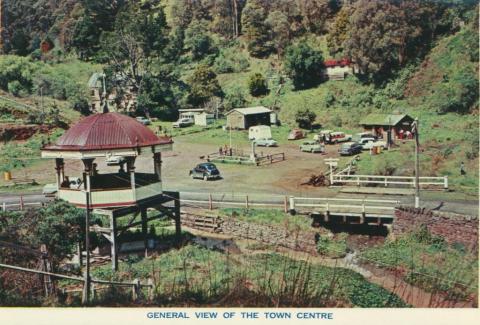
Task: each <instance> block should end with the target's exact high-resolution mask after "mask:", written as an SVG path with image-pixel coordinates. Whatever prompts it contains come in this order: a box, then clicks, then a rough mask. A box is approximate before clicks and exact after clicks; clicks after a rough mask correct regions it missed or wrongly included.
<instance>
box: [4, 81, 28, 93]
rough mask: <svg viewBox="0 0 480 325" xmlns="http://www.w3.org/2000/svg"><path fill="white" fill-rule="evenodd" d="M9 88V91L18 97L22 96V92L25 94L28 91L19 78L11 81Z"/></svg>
mask: <svg viewBox="0 0 480 325" xmlns="http://www.w3.org/2000/svg"><path fill="white" fill-rule="evenodd" d="M7 88H8V92H9V93H11V94H12V95H13V96H16V97H19V96H21V95H22V94H24V93H25V92H26V91H27V90H26V89H25V87H23V86H22V84H21V83H20V81H18V80H14V81H10V82H9V83H8V86H7Z"/></svg>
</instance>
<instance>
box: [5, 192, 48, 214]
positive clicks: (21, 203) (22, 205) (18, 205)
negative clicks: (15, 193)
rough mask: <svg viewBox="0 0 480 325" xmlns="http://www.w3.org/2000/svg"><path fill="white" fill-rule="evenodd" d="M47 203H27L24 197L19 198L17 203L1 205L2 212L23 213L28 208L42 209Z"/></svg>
mask: <svg viewBox="0 0 480 325" xmlns="http://www.w3.org/2000/svg"><path fill="white" fill-rule="evenodd" d="M45 203H47V202H46V201H43V202H40V201H38V202H25V200H24V198H23V196H19V198H18V201H17V202H2V203H0V211H3V212H5V211H9V210H20V211H23V210H25V209H27V208H31V207H32V208H33V207H42V206H43V205H44V204H45Z"/></svg>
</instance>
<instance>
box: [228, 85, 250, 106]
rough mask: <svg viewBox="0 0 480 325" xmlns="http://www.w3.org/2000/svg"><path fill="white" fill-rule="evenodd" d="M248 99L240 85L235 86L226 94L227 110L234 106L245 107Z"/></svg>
mask: <svg viewBox="0 0 480 325" xmlns="http://www.w3.org/2000/svg"><path fill="white" fill-rule="evenodd" d="M247 103H248V101H247V100H246V98H245V94H244V92H243V91H242V89H241V88H240V87H235V88H233V89H231V90H230V91H227V92H226V94H225V100H224V102H223V106H224V108H225V109H226V110H230V109H232V108H238V107H245V106H246V105H247Z"/></svg>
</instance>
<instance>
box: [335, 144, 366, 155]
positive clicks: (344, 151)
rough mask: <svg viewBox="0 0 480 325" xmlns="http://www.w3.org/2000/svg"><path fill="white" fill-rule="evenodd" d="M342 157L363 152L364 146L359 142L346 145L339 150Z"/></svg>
mask: <svg viewBox="0 0 480 325" xmlns="http://www.w3.org/2000/svg"><path fill="white" fill-rule="evenodd" d="M338 152H339V153H340V156H352V155H356V154H359V153H361V152H362V145H361V144H359V143H357V142H349V143H344V144H342V146H341V147H340V150H338Z"/></svg>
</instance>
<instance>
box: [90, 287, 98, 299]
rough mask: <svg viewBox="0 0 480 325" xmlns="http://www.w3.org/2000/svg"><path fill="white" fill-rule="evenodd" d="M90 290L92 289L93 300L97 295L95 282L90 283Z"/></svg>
mask: <svg viewBox="0 0 480 325" xmlns="http://www.w3.org/2000/svg"><path fill="white" fill-rule="evenodd" d="M91 290H92V300H93V301H95V298H96V297H97V288H96V284H95V283H92V288H91Z"/></svg>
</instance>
